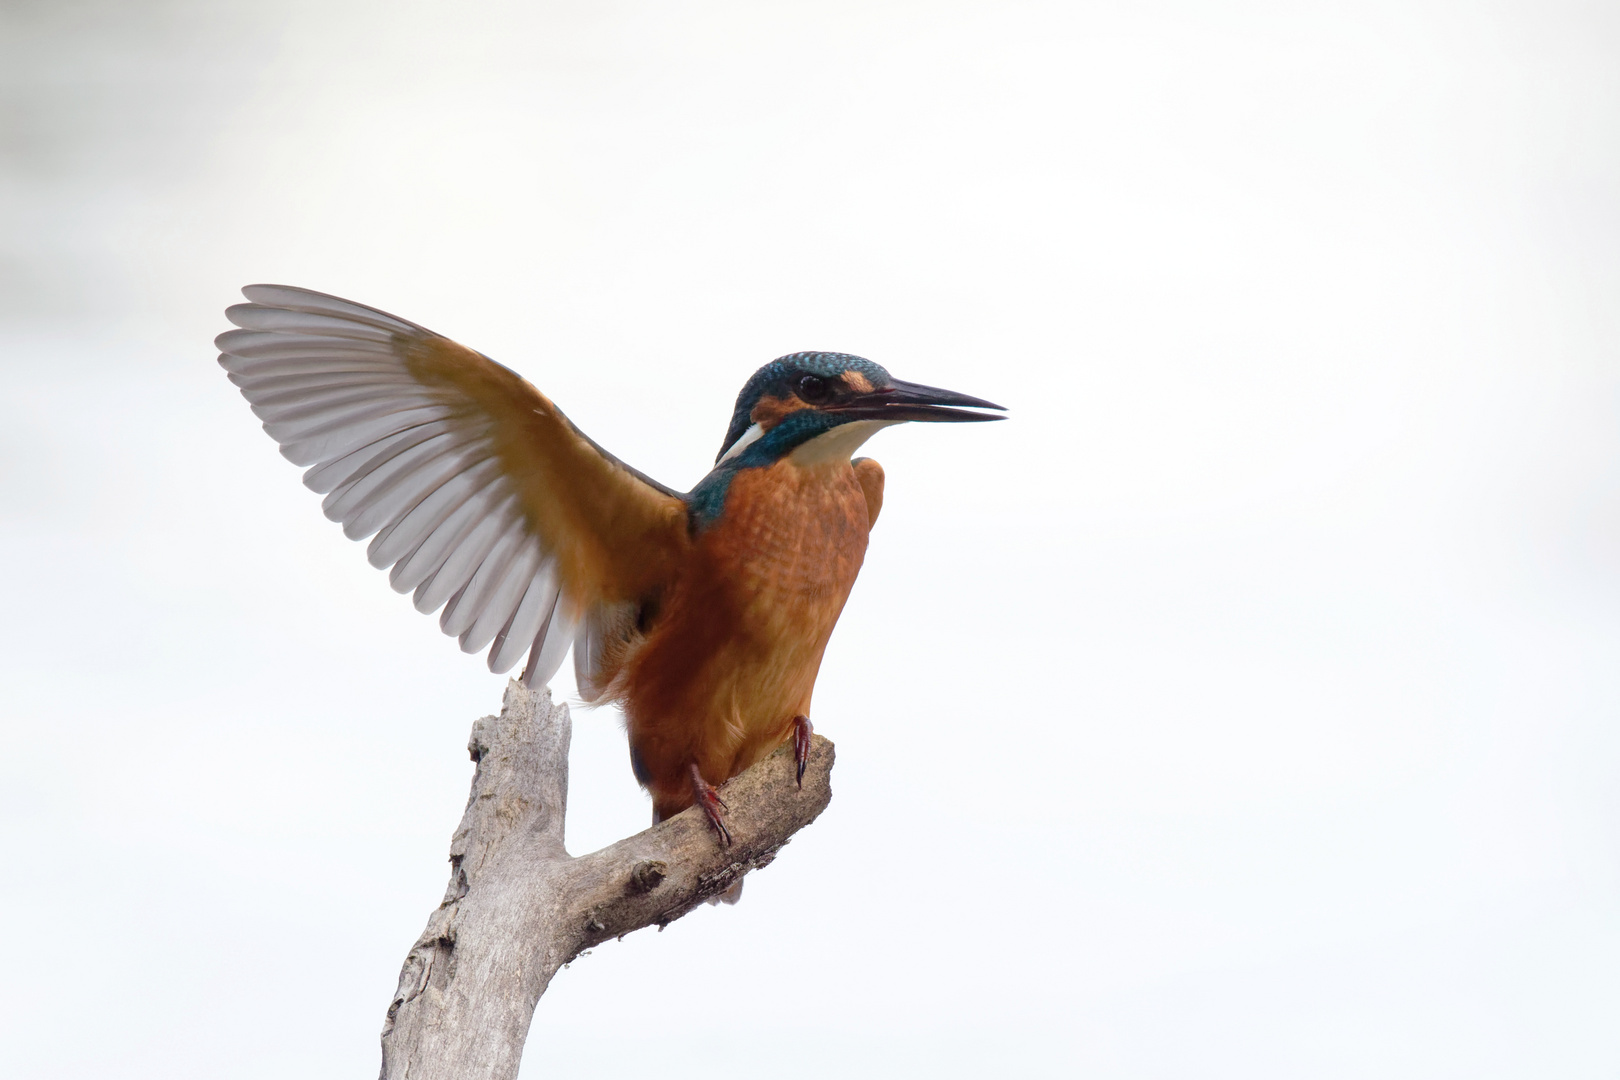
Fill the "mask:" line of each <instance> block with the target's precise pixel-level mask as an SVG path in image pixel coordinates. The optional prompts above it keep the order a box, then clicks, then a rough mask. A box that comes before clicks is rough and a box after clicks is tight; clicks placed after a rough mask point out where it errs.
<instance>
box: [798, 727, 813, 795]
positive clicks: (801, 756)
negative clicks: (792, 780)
mask: <svg viewBox="0 0 1620 1080" xmlns="http://www.w3.org/2000/svg"><path fill="white" fill-rule="evenodd" d="M815 730H816V729H815V728H814V727H812V726H811V725H810V718H809V717H808V716H795V717H794V718H793V761H794V763H795V764H796V765H797V766H798V770H799V775H798V780H797V783H798V785H799V786H800V787H804V768H805V766H806V765H808V764H810V736H811V734H812V733H813V732H814V731H815Z"/></svg>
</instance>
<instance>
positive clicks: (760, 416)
mask: <svg viewBox="0 0 1620 1080" xmlns="http://www.w3.org/2000/svg"><path fill="white" fill-rule="evenodd" d="M808 408H810V406H809V405H807V404H805V403H804V402H802V401H800V400H799V399H798V398H779V397H762V398H760V399H759V404H757V405H755V406H754V408H753V410H752V411H751V412H750V413H749V414H748V419H750V420H752V421H753V422H754V423H756V424H758V425H759V426H760V427H762V428H764V429H765V430H766V431H769V430H771V428H773V427H775V426H776V425H777V424H780V423H781V422H782V419H783V417H785V416H787V414H788V413H793V412H798V411H799V410H800V409H808Z"/></svg>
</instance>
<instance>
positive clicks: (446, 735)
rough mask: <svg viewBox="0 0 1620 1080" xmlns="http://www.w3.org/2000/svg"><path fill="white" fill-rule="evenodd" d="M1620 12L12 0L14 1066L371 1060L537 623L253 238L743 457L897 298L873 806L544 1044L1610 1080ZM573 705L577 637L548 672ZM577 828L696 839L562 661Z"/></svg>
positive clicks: (8, 285)
mask: <svg viewBox="0 0 1620 1080" xmlns="http://www.w3.org/2000/svg"><path fill="white" fill-rule="evenodd" d="M1617 56H1620V18H1617V16H1616V9H1615V8H1614V7H1613V6H1612V5H1608V4H1603V3H1586V4H1583V3H1556V2H1548V0H1537V2H1535V3H1517V4H1516V3H1497V4H1480V3H1474V2H1457V3H1450V4H1447V3H1433V2H1428V3H1419V2H1413V0H1394V2H1389V3H1376V2H1374V3H1366V4H1348V3H1338V4H1320V5H1314V4H1280V3H1277V4H1272V3H1221V4H1194V3H1174V2H1165V3H1143V4H1134V5H1122V4H1102V3H1097V4H1086V3H1017V2H1010V0H1002V2H997V3H949V2H933V3H895V2H880V0H860V2H838V0H816V2H813V3H798V2H778V0H772V2H768V3H759V2H752V3H750V2H736V3H720V2H706V3H691V4H672V3H581V2H575V3H547V4H531V3H512V4H506V5H502V4H455V5H451V4H429V3H421V2H398V0H394V2H389V3H352V2H350V3H333V2H330V0H328V2H321V3H305V2H296V3H290V2H285V0H278V2H276V3H257V4H220V3H200V2H199V3H178V2H172V3H160V2H151V3H144V4H135V3H110V2H109V3H73V2H66V0H51V2H46V0H38V2H19V0H10V2H9V3H7V4H5V5H4V7H3V8H0V88H3V94H4V97H3V99H0V153H3V155H4V158H3V164H0V378H3V386H0V556H3V560H4V561H3V565H4V567H5V572H4V594H3V595H4V617H3V620H0V681H3V691H0V740H3V741H0V853H3V857H4V867H5V869H4V871H3V873H4V880H3V883H0V885H3V887H0V925H4V926H5V927H6V929H7V948H6V964H5V969H6V977H5V978H4V979H3V980H0V1047H3V1049H0V1072H3V1073H4V1074H5V1075H6V1076H8V1077H11V1076H16V1077H75V1078H78V1077H94V1078H98V1080H100V1078H120V1077H154V1078H157V1077H161V1078H164V1080H184V1078H208V1080H215V1078H225V1077H230V1078H235V1077H266V1078H270V1077H274V1078H285V1077H295V1076H296V1077H301V1078H302V1077H312V1078H325V1077H333V1078H336V1077H351V1076H367V1075H371V1074H372V1072H373V1071H374V1070H375V1068H376V1058H377V1043H376V1038H377V1032H378V1030H379V1028H380V1026H381V1023H382V1016H383V1010H384V1008H385V1007H386V1005H387V1002H388V999H389V995H390V994H391V993H392V991H393V988H394V983H395V979H396V976H397V972H398V970H399V964H400V961H401V960H402V959H403V957H404V954H405V951H406V949H407V948H408V946H409V945H410V943H411V941H412V940H413V939H414V938H415V935H416V934H417V933H418V931H419V930H420V929H421V927H422V925H423V923H424V922H425V920H426V917H427V915H428V913H429V911H430V910H431V909H432V908H433V906H434V905H435V904H436V903H437V902H438V899H439V896H440V894H441V890H442V888H443V885H444V880H445V876H446V872H447V870H446V865H445V861H444V860H445V853H446V850H447V844H448V840H449V836H450V832H451V830H452V828H453V827H454V825H455V822H456V821H457V819H458V817H459V815H460V813H461V809H462V804H463V802H464V800H465V797H466V785H467V781H468V779H469V776H470V772H471V765H470V764H469V763H468V761H467V759H466V756H465V751H464V745H465V740H466V735H467V731H468V728H469V727H470V725H471V723H472V721H473V720H474V719H475V718H476V717H477V716H479V715H480V714H482V713H486V712H490V711H493V710H494V709H495V708H496V707H497V706H498V703H499V700H500V694H501V687H502V681H501V680H500V679H498V678H496V677H494V676H491V675H489V674H488V673H487V672H485V671H484V670H483V666H482V663H481V661H480V659H479V658H476V657H466V656H463V655H461V654H460V653H459V652H458V651H457V649H456V648H455V646H454V644H453V643H452V642H451V641H450V640H449V639H446V638H444V637H442V636H441V635H440V634H439V633H438V631H437V629H436V627H435V626H434V624H433V622H432V621H430V620H428V619H425V618H423V617H422V616H420V615H417V614H415V613H414V612H413V611H412V609H411V607H410V604H409V602H408V600H407V599H406V598H403V597H399V596H396V595H394V594H393V593H392V592H390V590H389V589H388V587H387V585H386V581H385V578H384V577H383V575H381V574H379V573H377V572H376V571H373V570H372V569H370V568H369V567H368V566H367V565H366V562H365V559H364V557H363V554H362V550H361V548H360V547H359V546H358V545H355V544H352V543H349V542H348V541H346V540H344V539H343V537H342V535H341V534H340V532H339V530H338V529H337V528H336V527H335V526H333V525H332V524H330V523H329V522H327V521H325V520H324V519H323V518H322V516H321V514H320V512H319V509H318V498H317V497H316V496H314V495H312V494H311V493H310V492H308V491H306V490H305V489H303V488H302V487H301V485H300V484H299V482H298V471H297V470H296V469H294V468H293V467H292V466H290V465H288V464H287V463H286V462H285V461H284V460H282V459H281V458H280V456H279V455H278V454H277V453H276V450H275V447H274V445H273V444H272V443H271V441H270V440H269V439H268V438H266V437H265V436H264V434H263V433H262V432H261V431H259V429H258V424H257V422H256V421H255V420H254V418H253V417H252V415H251V414H250V413H249V411H248V409H247V406H246V404H245V403H244V402H243V401H242V400H241V399H240V397H239V396H238V395H237V394H236V392H235V390H234V389H233V388H232V387H231V386H230V384H229V383H228V382H227V381H226V379H225V378H224V376H223V374H222V373H221V372H220V370H219V369H218V368H217V366H216V365H215V363H214V353H213V349H212V347H211V344H210V341H211V338H212V337H213V336H214V335H215V334H216V333H218V332H219V331H221V330H224V329H226V328H227V324H226V322H225V321H224V319H223V317H222V316H221V314H220V310H221V309H222V308H223V307H224V306H226V305H227V304H229V303H232V302H234V301H235V300H236V297H237V294H236V292H235V290H236V288H237V286H239V285H242V284H244V283H247V282H251V281H275V282H287V283H292V284H298V285H304V286H308V287H312V288H316V289H321V290H325V291H329V292H334V293H337V294H340V295H344V296H349V297H352V298H354V299H357V300H360V301H363V302H366V303H371V304H376V305H378V306H381V307H383V308H386V309H388V310H392V311H395V312H398V313H400V314H402V315H405V316H406V317H408V318H411V319H414V320H416V321H418V322H422V323H424V324H426V325H428V326H430V327H432V328H434V329H436V330H439V331H441V332H443V333H446V334H449V335H450V336H452V337H455V338H458V339H459V340H461V341H463V342H464V343H466V344H468V345H470V346H472V347H474V348H477V349H480V350H483V351H485V352H487V353H489V354H490V355H492V356H494V357H495V358H497V359H499V360H501V361H503V362H505V363H507V364H508V365H510V366H512V367H515V368H516V369H518V370H519V371H521V372H523V373H524V374H525V375H527V376H529V377H530V378H532V379H533V380H534V381H535V382H536V383H537V384H538V385H539V386H540V387H541V388H542V389H544V390H545V391H546V392H547V393H549V394H550V395H552V396H553V397H554V398H555V399H556V400H557V401H558V402H559V403H560V404H561V405H562V407H563V408H564V409H566V410H567V411H568V412H569V413H570V415H571V416H572V417H573V418H574V419H575V420H576V422H578V423H579V425H580V426H581V427H582V428H583V429H584V430H586V431H587V432H589V433H590V434H591V435H592V436H594V437H595V438H596V439H597V440H598V441H600V442H601V443H602V444H603V445H605V446H607V447H609V448H610V449H612V450H613V451H614V452H615V453H617V454H619V455H620V456H622V457H623V458H625V459H626V460H628V461H630V462H632V463H633V464H635V465H637V466H639V467H640V468H642V469H644V470H646V471H648V472H649V473H651V474H653V475H655V476H657V477H658V478H660V479H662V480H664V481H665V482H667V483H670V484H672V485H676V486H679V487H683V488H684V487H687V486H689V485H691V484H692V483H694V482H695V481H696V480H697V479H698V478H699V477H700V476H701V475H702V474H703V472H704V471H705V468H706V465H707V463H708V462H710V461H712V459H713V456H714V453H715V451H716V450H717V449H718V447H719V440H720V437H721V435H722V433H723V432H724V429H725V424H726V421H727V419H728V416H729V413H730V408H731V403H732V399H733V397H734V395H735V393H736V390H737V387H738V386H739V385H741V383H742V381H743V380H744V379H745V378H746V377H747V375H748V374H749V373H750V372H751V371H752V370H753V369H754V368H755V367H756V366H757V365H758V364H760V363H762V362H763V361H765V360H768V359H770V358H771V357H773V356H776V355H779V354H782V353H786V352H789V351H793V350H798V349H812V348H814V349H837V350H844V351H850V352H857V353H861V354H863V355H866V356H869V357H871V358H873V359H875V360H877V361H878V362H880V363H883V364H885V365H886V366H888V367H889V368H890V369H891V370H892V371H894V372H895V373H896V374H897V375H898V376H900V377H902V378H909V379H913V380H917V381H922V382H927V383H932V384H936V385H942V386H948V387H951V388H955V389H960V390H962V391H965V392H968V393H973V394H978V395H982V396H985V397H989V398H991V399H993V400H997V401H1000V402H1002V403H1004V404H1006V405H1008V406H1010V407H1011V410H1012V419H1011V420H1009V421H1008V422H1006V423H1003V424H995V425H985V426H979V427H955V426H943V425H942V426H937V427H927V428H924V427H914V428H903V429H899V430H894V431H889V432H884V433H883V434H881V435H880V436H879V437H878V438H877V439H876V440H874V441H873V442H872V443H871V444H869V451H870V452H871V453H872V454H873V456H875V457H877V458H878V459H879V460H880V461H882V462H883V464H884V466H885V467H886V469H887V470H888V477H889V482H888V502H887V505H886V507H885V510H884V515H883V520H882V521H881V523H880V524H879V526H878V528H877V531H876V534H875V536H874V541H873V545H872V549H871V553H870V555H869V557H868V559H867V564H866V569H865V572H864V574H863V575H862V578H861V581H860V584H859V586H858V587H857V588H856V590H855V594H854V597H853V598H852V600H851V602H850V604H849V607H848V609H847V610H846V612H845V614H844V618H843V620H842V622H841V624H840V627H839V630H838V633H837V635H836V636H835V638H834V640H833V644H832V647H831V649H830V651H829V653H828V656H827V660H826V664H825V666H824V668H823V672H822V677H821V681H820V683H819V686H818V693H817V697H816V712H815V718H816V721H817V726H818V729H819V730H820V731H821V732H823V733H824V734H826V735H828V736H829V737H831V738H832V739H834V740H835V741H836V742H837V744H838V767H837V770H836V772H835V773H834V785H835V791H836V795H835V797H834V800H833V803H832V806H831V808H830V809H829V810H828V812H827V813H826V814H825V815H824V816H823V817H822V819H821V820H820V821H818V822H817V823H816V824H815V825H814V826H812V827H811V828H809V829H808V830H806V831H805V832H804V833H802V834H801V835H800V836H799V837H798V838H797V839H796V840H795V841H794V843H793V845H792V846H791V847H790V848H789V849H788V850H787V851H786V852H785V853H784V855H783V857H782V858H781V859H780V860H778V861H777V862H776V863H775V864H774V865H773V866H771V867H770V869H769V870H767V871H764V872H762V873H760V874H757V875H755V876H753V877H751V878H750V879H749V885H748V890H747V896H746V897H745V899H744V901H743V903H742V904H741V905H739V906H738V907H736V908H735V909H731V908H726V909H704V910H702V911H700V912H697V913H696V914H694V915H693V916H692V917H690V918H688V919H686V920H683V921H682V922H680V923H678V924H676V925H674V926H672V927H670V928H669V930H668V931H666V932H664V933H662V934H657V933H653V932H643V933H640V934H636V935H634V936H633V937H630V938H628V939H626V940H625V941H623V942H622V943H615V944H610V945H608V946H605V947H603V948H600V949H598V950H596V951H595V953H594V954H592V955H590V956H588V957H586V958H584V959H583V960H581V961H580V962H578V963H576V964H575V965H574V966H573V967H572V968H570V969H569V970H566V971H564V972H562V973H560V974H559V976H558V978H557V979H556V981H555V982H554V983H553V985H552V987H551V990H550V992H549V993H548V994H547V996H546V997H545V999H544V1000H543V1002H542V1004H541V1007H540V1009H539V1012H538V1013H537V1016H536V1020H535V1025H534V1031H533V1037H532V1038H531V1040H530V1044H529V1058H528V1061H527V1064H526V1068H525V1071H524V1075H525V1076H526V1077H529V1078H534V1077H539V1076H543V1075H559V1076H581V1075H592V1076H609V1077H612V1076H625V1077H630V1076H646V1075H659V1076H663V1077H671V1078H687V1077H691V1078H697V1077H704V1078H708V1077H713V1076H719V1075H726V1074H729V1073H736V1074H738V1075H749V1076H757V1077H811V1076H817V1077H822V1076H851V1077H867V1076H874V1077H875V1076H900V1075H933V1076H984V1075H991V1074H999V1075H1019V1076H1037V1077H1048V1076H1052V1077H1056V1076H1085V1077H1110V1078H1111V1077H1122V1078H1124V1077H1131V1078H1134V1077H1153V1078H1159V1077H1164V1078H1184V1077H1185V1078H1203V1077H1234V1078H1244V1080H1252V1078H1257V1077H1278V1078H1296V1077H1312V1078H1328V1077H1371V1076H1377V1077H1414V1078H1425V1080H1428V1078H1436V1077H1459V1078H1460V1077H1467V1078H1479V1077H1526V1078H1530V1077H1536V1078H1541V1077H1558V1078H1561V1080H1572V1078H1585V1077H1613V1076H1615V1075H1616V1073H1617V1071H1620V1023H1617V1022H1616V1017H1617V1016H1620V974H1617V973H1620V873H1617V870H1620V862H1617V859H1620V784H1617V782H1616V776H1617V772H1620V728H1617V724H1616V721H1617V706H1620V660H1617V646H1620V356H1617V345H1620V301H1617V298H1620V273H1617V271H1620V214H1617V209H1620V199H1617V195H1620V188H1617V184H1620V64H1617V63H1616V58H1617ZM555 689H556V691H557V693H558V694H559V695H563V696H567V695H570V694H571V693H572V689H573V688H572V684H571V682H569V676H567V675H565V676H563V677H561V678H560V679H559V681H558V683H557V684H556V686H555ZM572 787H573V801H572V805H571V806H570V817H569V837H570V845H571V848H572V849H573V850H575V851H586V850H590V849H594V848H596V847H598V846H600V845H602V844H605V843H608V842H610V841H612V840H614V839H616V838H618V837H620V836H623V835H626V834H628V833H630V832H633V831H636V830H639V829H640V828H642V827H643V825H644V824H645V821H646V816H647V804H646V800H645V797H644V796H643V795H642V794H641V793H640V792H639V790H638V789H637V788H636V786H635V784H634V783H633V781H632V779H631V777H630V774H629V768H628V764H627V761H626V756H625V751H624V744H623V736H622V734H621V732H620V730H619V726H618V721H617V718H616V717H615V716H614V715H612V714H611V713H607V712H596V713H592V712H588V711H581V712H577V713H576V727H575V751H574V774H573V785H572Z"/></svg>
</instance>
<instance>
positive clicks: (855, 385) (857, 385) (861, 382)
mask: <svg viewBox="0 0 1620 1080" xmlns="http://www.w3.org/2000/svg"><path fill="white" fill-rule="evenodd" d="M839 378H841V379H843V380H844V385H845V386H847V387H849V388H850V389H851V390H853V391H855V392H856V393H857V394H870V393H871V392H872V380H871V379H868V378H867V377H866V376H865V375H862V374H861V373H860V372H858V371H846V372H844V373H843V374H842V375H840V376H839Z"/></svg>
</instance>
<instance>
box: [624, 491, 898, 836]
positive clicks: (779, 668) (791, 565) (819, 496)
mask: <svg viewBox="0 0 1620 1080" xmlns="http://www.w3.org/2000/svg"><path fill="white" fill-rule="evenodd" d="M870 530H871V522H870V520H869V517H868V510H867V501H866V496H865V494H864V493H863V492H862V490H861V487H860V484H859V483H858V482H857V481H856V478H855V473H854V470H853V469H852V468H851V467H850V464H849V462H848V461H841V462H833V463H826V464H819V465H816V466H814V467H811V468H803V467H800V466H798V465H795V464H793V463H792V462H791V461H787V460H783V461H780V462H778V463H776V464H775V465H772V466H770V467H768V468H760V469H745V470H743V471H741V472H739V473H738V474H737V476H736V478H735V479H734V480H733V481H732V485H731V490H730V492H729V494H728V495H727V497H726V504H725V512H724V513H723V514H722V516H721V518H720V520H719V521H718V522H717V523H716V524H715V525H713V526H712V527H710V528H709V529H708V530H707V531H705V532H704V533H702V534H701V535H700V536H699V537H698V538H697V540H696V542H695V543H694V545H693V550H692V554H691V558H690V562H689V563H688V565H687V567H686V569H685V571H684V572H683V573H682V574H681V577H680V580H679V581H678V583H677V584H676V585H675V587H674V589H673V590H672V591H671V593H670V594H669V596H668V597H667V598H666V600H665V602H664V604H663V606H662V608H661V610H660V611H659V612H658V614H657V616H656V618H655V620H654V623H653V625H652V626H651V627H649V628H648V631H647V636H646V638H645V639H644V640H643V641H642V642H641V644H640V646H639V647H638V648H637V649H636V650H635V652H634V654H633V655H631V656H630V657H628V658H627V664H626V670H625V675H626V678H625V681H624V684H623V685H624V689H623V692H622V700H623V703H624V711H625V716H626V718H627V720H628V725H629V735H630V746H631V750H632V753H634V754H635V755H636V758H637V761H638V764H639V766H640V772H641V774H642V776H643V778H644V779H643V782H644V783H645V784H646V785H647V788H648V790H649V791H651V792H652V796H653V808H654V810H655V811H656V812H657V813H658V815H659V816H660V817H668V816H669V815H671V814H674V813H678V812H679V811H681V810H684V809H685V808H686V807H688V806H690V805H691V804H692V780H691V771H690V766H691V765H692V764H693V763H696V764H697V766H698V768H699V769H700V770H701V771H702V773H703V777H704V779H706V780H708V781H709V782H710V783H711V784H718V783H721V782H722V781H724V780H727V779H730V778H731V777H733V776H735V775H737V774H738V773H740V772H742V771H743V770H744V769H746V768H748V766H749V765H752V764H753V763H754V762H755V761H757V760H759V759H760V758H761V757H763V756H765V755H766V754H768V753H769V752H770V751H771V750H773V749H775V748H776V746H778V745H779V744H780V743H781V742H782V741H783V740H784V739H786V738H787V737H788V734H789V732H790V731H791V728H792V723H793V718H794V717H795V716H799V715H809V712H810V695H811V692H812V691H813V690H814V688H815V682H816V673H817V671H818V670H819V669H820V667H821V657H822V653H823V652H825V650H826V648H827V641H828V639H829V638H830V637H831V636H832V631H833V626H834V624H835V623H837V621H838V616H839V613H840V612H842V611H843V609H844V601H845V600H847V599H848V598H849V591H850V589H851V587H853V586H854V584H855V576H856V575H857V574H858V573H860V569H861V561H862V560H863V559H864V558H865V556H866V542H867V536H868V533H869V532H870Z"/></svg>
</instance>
